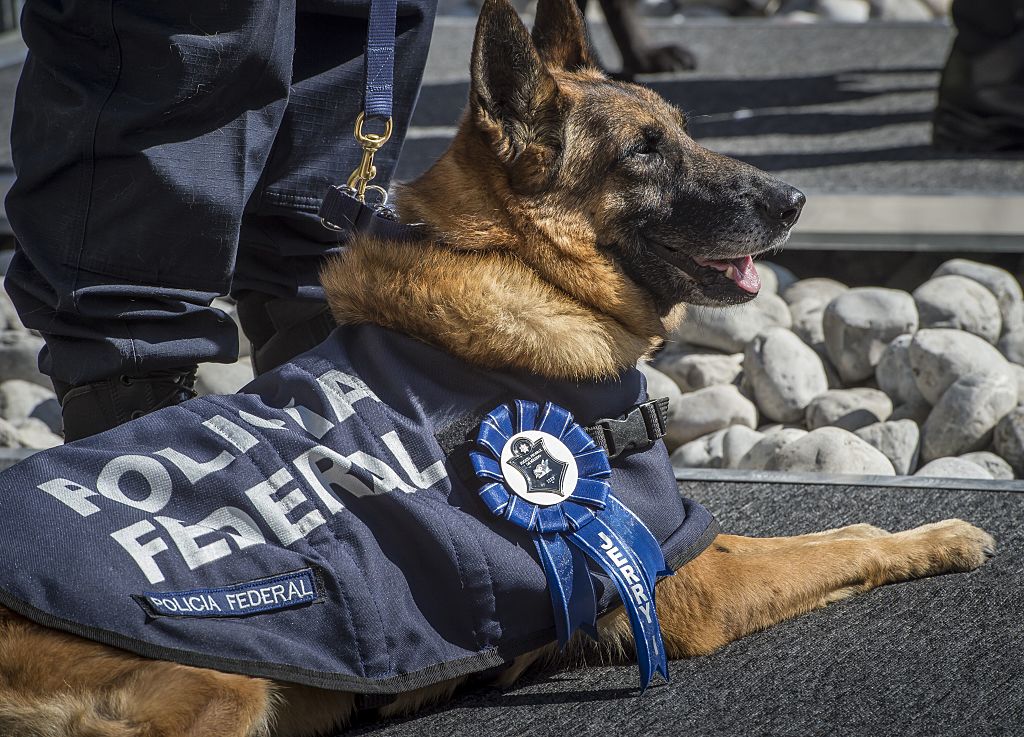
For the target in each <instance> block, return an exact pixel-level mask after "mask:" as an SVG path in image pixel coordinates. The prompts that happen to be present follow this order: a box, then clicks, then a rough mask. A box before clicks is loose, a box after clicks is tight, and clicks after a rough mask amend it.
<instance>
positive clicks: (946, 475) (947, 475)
mask: <svg viewBox="0 0 1024 737" xmlns="http://www.w3.org/2000/svg"><path fill="white" fill-rule="evenodd" d="M914 475H915V476H927V477H928V478H937V479H991V478H992V474H990V473H989V472H988V471H986V470H985V469H984V468H982V467H981V466H979V465H978V464H977V463H971V462H970V461H965V460H964V459H963V458H936V459H935V460H934V461H932V462H931V463H926V464H925V465H923V466H921V468H919V469H918V471H917V473H915V474H914Z"/></svg>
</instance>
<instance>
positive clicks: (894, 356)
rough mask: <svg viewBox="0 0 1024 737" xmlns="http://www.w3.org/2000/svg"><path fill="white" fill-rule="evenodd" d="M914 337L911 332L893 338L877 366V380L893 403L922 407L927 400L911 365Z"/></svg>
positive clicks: (879, 386)
mask: <svg viewBox="0 0 1024 737" xmlns="http://www.w3.org/2000/svg"><path fill="white" fill-rule="evenodd" d="M912 339H913V336H912V335H910V334H909V333H905V334H904V335H898V336H896V337H895V338H893V339H892V341H891V342H890V343H889V345H887V346H886V347H885V350H884V351H882V357H881V358H880V359H879V360H878V365H877V366H875V380H876V381H877V382H878V388H879V389H881V390H882V391H883V392H885V393H886V394H888V395H889V398H890V399H892V402H893V404H896V405H910V406H912V407H921V406H923V405H925V404H927V400H926V399H925V398H924V396H923V395H922V394H921V390H920V389H918V388H917V381H916V379H915V378H914V370H913V368H911V365H910V342H911V340H912ZM926 411H927V410H926Z"/></svg>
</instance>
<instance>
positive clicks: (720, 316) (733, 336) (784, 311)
mask: <svg viewBox="0 0 1024 737" xmlns="http://www.w3.org/2000/svg"><path fill="white" fill-rule="evenodd" d="M791 322H792V319H791V318H790V316H789V308H787V307H786V303H785V302H783V301H782V298H781V297H779V296H778V295H775V294H759V295H758V296H757V297H756V298H754V299H752V300H751V301H750V302H747V303H745V304H742V305H735V306H732V307H697V308H691V309H690V310H689V311H688V312H687V313H686V318H685V319H684V320H683V322H682V323H681V324H680V325H679V327H678V328H676V331H675V336H674V337H675V338H676V339H678V340H682V341H686V342H688V343H694V344H696V345H705V346H708V347H710V348H715V349H717V350H721V351H725V352H727V353H739V352H740V351H742V350H743V347H744V346H745V345H746V344H747V342H748V341H749V340H750V339H751V338H753V337H754V336H755V335H757V334H758V333H759V332H761V331H762V330H764V329H765V328H769V327H773V326H775V325H781V326H782V327H784V328H788V327H789V326H790V323H791Z"/></svg>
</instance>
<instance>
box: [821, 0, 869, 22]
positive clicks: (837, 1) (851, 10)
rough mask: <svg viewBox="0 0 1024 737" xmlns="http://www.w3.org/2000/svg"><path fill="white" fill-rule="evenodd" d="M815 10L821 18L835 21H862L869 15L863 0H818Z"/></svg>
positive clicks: (867, 6) (867, 7)
mask: <svg viewBox="0 0 1024 737" xmlns="http://www.w3.org/2000/svg"><path fill="white" fill-rule="evenodd" d="M815 11H816V12H817V13H818V15H819V16H821V17H822V18H823V19H826V20H830V21H834V22H837V23H863V22H864V21H866V20H867V19H868V18H869V17H870V16H871V7H870V6H869V5H868V4H867V2H865V0H818V1H817V4H816V7H815Z"/></svg>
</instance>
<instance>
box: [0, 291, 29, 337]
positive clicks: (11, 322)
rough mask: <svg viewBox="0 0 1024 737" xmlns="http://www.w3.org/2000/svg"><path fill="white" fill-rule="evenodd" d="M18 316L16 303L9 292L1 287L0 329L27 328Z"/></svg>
mask: <svg viewBox="0 0 1024 737" xmlns="http://www.w3.org/2000/svg"><path fill="white" fill-rule="evenodd" d="M25 329H26V328H25V326H24V325H22V324H21V318H20V317H18V311H17V310H16V309H14V303H13V302H11V298H10V297H8V296H7V292H6V291H5V290H4V289H2V288H0V330H25Z"/></svg>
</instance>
